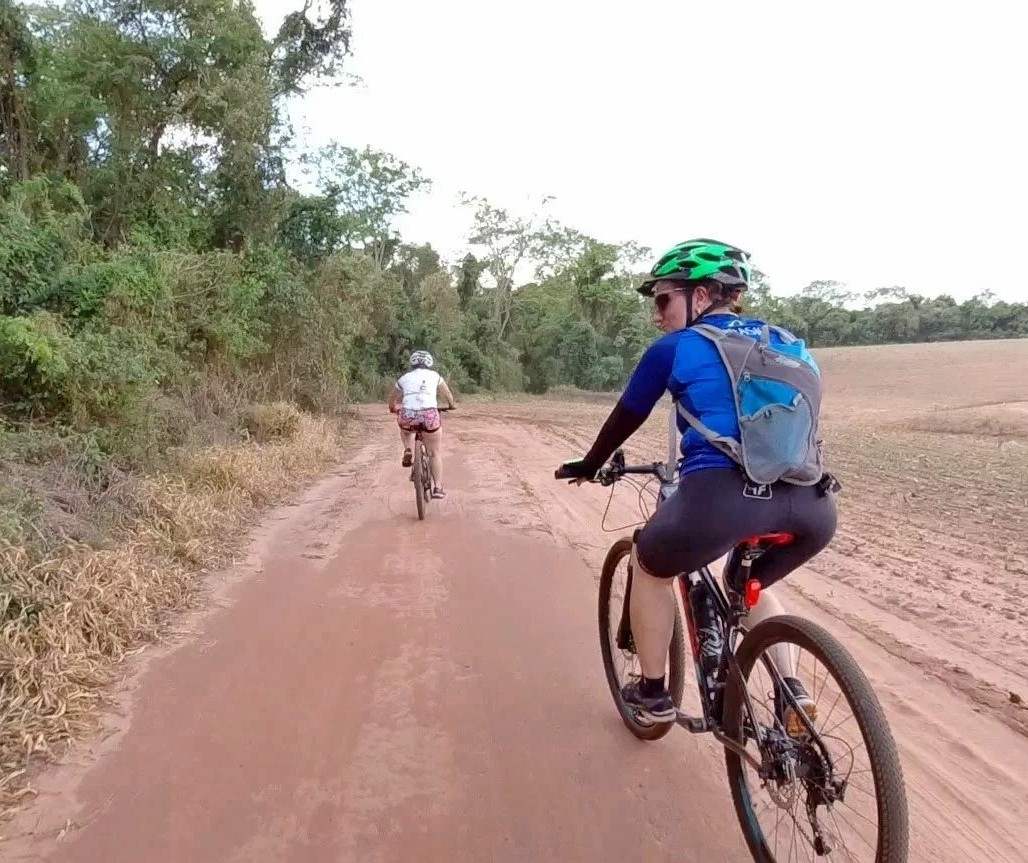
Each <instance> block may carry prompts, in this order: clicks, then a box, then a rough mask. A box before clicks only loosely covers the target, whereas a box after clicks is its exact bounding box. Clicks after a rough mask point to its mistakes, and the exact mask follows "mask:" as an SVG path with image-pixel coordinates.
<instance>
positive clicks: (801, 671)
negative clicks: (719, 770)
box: [724, 615, 908, 863]
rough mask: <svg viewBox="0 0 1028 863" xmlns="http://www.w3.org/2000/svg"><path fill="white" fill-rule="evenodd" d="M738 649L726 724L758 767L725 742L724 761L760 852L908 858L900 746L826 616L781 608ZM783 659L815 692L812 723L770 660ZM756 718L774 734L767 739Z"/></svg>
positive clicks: (785, 856) (766, 861) (754, 849)
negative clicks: (800, 713) (825, 625)
mask: <svg viewBox="0 0 1028 863" xmlns="http://www.w3.org/2000/svg"><path fill="white" fill-rule="evenodd" d="M736 658H737V660H738V663H739V669H740V671H741V672H742V678H743V680H740V679H739V677H738V676H736V675H734V674H733V675H731V676H730V677H729V681H728V687H727V690H726V692H725V708H724V732H725V735H726V736H727V737H729V738H730V739H732V740H735V741H737V742H739V743H743V744H744V745H745V746H746V749H747V751H748V752H749V753H750V754H751V755H752V756H753V757H754V758H755V759H756V760H757V761H758V762H761V768H760V770H756V769H754V767H753V765H752V764H750V763H749V762H748V761H747V760H745V759H744V758H742V757H741V756H740V755H739V754H738V753H736V752H733V751H732V750H731V749H728V748H726V749H725V762H726V767H727V770H728V784H729V786H730V788H731V792H732V801H733V803H734V804H735V811H736V815H737V816H738V818H739V823H740V825H741V826H742V831H743V834H744V835H745V837H746V843H747V845H749V848H750V853H751V854H752V855H753V859H754V860H756V861H758V863H785V861H788V860H793V859H794V858H795V859H798V860H807V859H815V858H816V857H824V858H826V859H830V860H846V861H852V863H857V861H867V863H906V860H907V855H908V824H907V798H906V792H905V789H904V784H903V773H902V769H901V767H900V762H899V755H898V754H897V752H896V744H895V743H894V741H893V739H892V734H891V732H890V730H889V725H888V722H887V720H886V718H885V714H884V712H883V710H882V707H881V705H880V704H879V702H878V699H877V697H876V696H875V693H874V690H873V689H872V687H871V684H870V683H869V682H868V680H867V678H866V677H865V676H864V673H863V672H862V671H861V670H860V668H859V666H858V665H857V663H856V662H855V660H854V659H853V657H852V656H850V654H849V653H848V652H847V650H846V649H845V648H844V647H843V646H842V645H841V644H840V643H839V642H838V641H837V640H836V639H835V638H834V637H833V636H832V635H831V634H829V633H828V632H827V631H826V630H824V629H822V628H821V627H820V626H818V625H817V624H815V623H812V622H811V621H809V620H805V619H803V618H799V617H794V616H791V615H782V616H780V617H773V618H771V619H769V620H766V621H764V622H763V623H760V624H758V625H757V626H755V627H754V628H753V629H752V630H751V631H750V632H748V633H747V634H746V636H745V638H744V639H743V640H742V642H741V644H740V645H739V647H738V650H737V652H736ZM784 663H788V666H787V671H788V674H789V676H790V677H793V676H794V677H796V678H797V679H799V680H800V682H801V683H802V685H803V687H804V688H805V689H806V690H807V693H808V695H809V696H810V699H811V703H810V704H809V705H808V707H807V710H806V711H805V712H806V715H807V717H808V719H809V727H808V725H807V724H806V723H803V722H802V721H800V720H798V719H796V718H795V717H796V716H797V714H796V712H795V709H794V708H793V707H790V706H789V705H790V702H789V701H788V699H787V698H786V697H784V695H783V694H782V693H781V692H780V690H781V687H780V684H779V683H778V679H779V677H778V675H777V674H775V673H773V669H774V668H775V667H777V668H778V669H781V668H782V665H783V664H784ZM744 681H745V682H744ZM747 700H748V701H749V704H750V705H751V706H752V711H753V712H752V715H751V713H750V712H749V710H747V708H746V703H747ZM787 717H788V718H787ZM794 723H795V724H794ZM754 727H756V731H757V733H759V735H760V736H761V737H762V738H763V739H764V741H765V746H764V747H763V750H761V748H758V746H757V744H756V741H755V739H754ZM811 731H813V734H811ZM765 797H766V798H767V801H766V802H765V800H764V798H765Z"/></svg>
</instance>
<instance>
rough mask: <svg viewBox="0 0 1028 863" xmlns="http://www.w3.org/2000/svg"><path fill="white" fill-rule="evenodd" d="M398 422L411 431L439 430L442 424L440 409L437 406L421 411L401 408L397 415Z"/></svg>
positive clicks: (401, 426)
mask: <svg viewBox="0 0 1028 863" xmlns="http://www.w3.org/2000/svg"><path fill="white" fill-rule="evenodd" d="M396 424H397V425H398V426H399V427H400V428H402V429H403V430H404V431H409V432H416V431H421V432H434V431H439V427H440V426H441V425H442V423H441V422H440V421H439V411H437V410H436V409H435V408H426V409H425V410H420V411H411V410H407V409H406V408H400V412H399V413H398V414H397V415H396Z"/></svg>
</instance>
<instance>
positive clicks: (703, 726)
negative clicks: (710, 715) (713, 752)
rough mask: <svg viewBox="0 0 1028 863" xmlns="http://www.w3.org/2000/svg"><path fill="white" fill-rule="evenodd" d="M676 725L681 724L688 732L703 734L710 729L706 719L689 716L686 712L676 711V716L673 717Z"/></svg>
mask: <svg viewBox="0 0 1028 863" xmlns="http://www.w3.org/2000/svg"><path fill="white" fill-rule="evenodd" d="M675 724H676V725H681V726H682V728H684V729H685V730H686V731H688V732H689V733H690V734H704V733H705V732H707V731H710V726H709V725H708V724H707V720H706V719H704V718H703V717H701V716H689V714H687V713H682V711H681V710H679V711H678V717H677V718H676V719H675Z"/></svg>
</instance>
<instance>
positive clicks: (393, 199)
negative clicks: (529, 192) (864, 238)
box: [0, 0, 1028, 464]
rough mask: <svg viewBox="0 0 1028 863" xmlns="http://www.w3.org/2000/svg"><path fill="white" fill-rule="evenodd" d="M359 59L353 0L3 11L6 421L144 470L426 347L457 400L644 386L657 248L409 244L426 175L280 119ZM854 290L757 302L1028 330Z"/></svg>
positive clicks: (366, 391)
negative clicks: (263, 21) (270, 23)
mask: <svg viewBox="0 0 1028 863" xmlns="http://www.w3.org/2000/svg"><path fill="white" fill-rule="evenodd" d="M349 50H350V20H349V16H348V11H347V8H346V0H331V2H327V3H324V4H322V5H321V6H320V7H319V11H318V12H317V13H315V12H314V11H312V8H311V6H310V4H307V5H305V6H304V8H303V9H302V10H299V11H295V12H293V13H291V14H289V15H287V16H286V17H285V19H284V21H283V23H282V24H281V27H280V29H279V30H278V32H277V33H276V34H275V35H274V36H273V37H271V38H267V37H266V36H265V35H264V33H263V32H262V29H261V26H260V23H259V21H258V20H257V18H256V16H255V14H254V11H253V9H252V7H251V6H250V4H249V3H247V2H237V0H176V2H168V0H69V2H66V3H63V4H61V5H51V6H23V5H14V4H11V3H10V2H8V0H0V160H2V166H0V405H2V413H0V432H2V429H3V425H2V422H3V419H2V418H3V417H6V418H7V422H8V425H9V427H11V424H18V423H21V422H23V421H25V420H33V421H44V422H47V423H51V424H53V425H54V426H55V427H60V428H66V429H73V430H77V431H78V432H79V433H84V434H88V435H89V436H90V441H91V445H94V446H95V447H97V448H98V449H99V450H100V451H102V452H104V453H106V454H109V455H112V456H116V457H117V458H118V459H120V460H121V461H123V462H125V463H128V464H138V463H145V462H146V461H147V460H148V459H150V458H152V457H154V456H155V455H156V454H157V453H159V452H161V451H163V450H164V449H166V448H167V447H169V446H173V445H176V444H181V443H184V442H188V441H189V439H190V436H191V435H195V434H196V433H197V432H196V430H197V429H198V428H202V427H203V422H204V421H205V420H207V419H210V418H211V417H224V416H227V415H228V414H229V413H231V412H233V411H238V410H240V409H241V406H242V405H245V404H249V403H254V402H268V401H274V400H287V401H291V402H293V403H295V404H297V405H299V406H301V407H302V408H305V409H307V410H310V411H314V412H317V411H332V410H334V409H337V408H338V407H339V406H341V405H343V404H344V403H346V402H347V401H352V400H358V399H362V398H379V397H381V396H382V393H383V391H384V388H385V387H386V386H387V385H388V379H389V378H390V377H391V376H393V375H394V374H395V373H396V372H397V370H398V369H400V368H402V364H403V361H404V358H405V357H406V355H407V354H408V352H409V351H410V350H411V349H412V348H413V347H415V346H424V347H428V348H429V349H430V350H432V351H433V352H434V353H436V354H437V355H438V357H439V359H440V364H441V366H442V369H443V371H444V372H445V373H446V375H447V377H448V378H449V379H450V380H451V382H452V383H453V384H454V386H455V387H456V388H457V390H458V391H462V392H473V391H476V390H492V391H509V390H528V391H530V392H542V391H545V390H546V389H547V388H548V387H550V386H553V385H555V384H557V383H561V384H572V385H574V386H577V387H581V388H585V389H598V390H606V389H612V388H616V387H617V386H619V385H620V384H621V383H622V382H623V381H624V378H625V376H626V374H627V372H628V371H629V370H630V369H631V367H632V365H633V363H634V362H635V361H636V359H637V358H638V356H639V354H640V352H641V351H642V349H643V348H644V347H645V346H646V344H648V342H649V341H650V340H651V339H652V338H653V336H654V331H653V330H652V328H651V326H650V323H649V311H648V309H647V307H646V305H645V304H644V303H643V302H642V301H641V299H640V298H639V297H638V295H637V294H636V293H635V291H634V287H635V286H636V285H637V284H638V282H639V278H640V274H641V273H642V272H644V271H645V270H646V268H647V267H648V266H649V264H650V259H651V256H652V251H651V250H649V249H646V248H642V247H640V246H638V245H637V244H634V243H631V242H627V243H610V242H604V241H601V240H598V239H595V238H592V237H589V236H586V235H584V234H582V233H580V232H578V231H576V230H574V229H572V228H569V227H567V226H564V225H561V224H559V223H558V222H556V221H555V220H554V219H552V218H549V217H547V215H546V206H545V204H546V201H542V202H540V206H539V207H538V211H537V212H536V213H535V214H533V215H532V216H520V215H517V214H514V213H512V212H510V211H508V210H506V209H504V208H503V207H501V206H497V205H496V204H494V203H492V202H490V201H487V200H484V199H482V198H479V197H474V196H468V197H465V198H464V199H463V200H462V201H461V202H460V204H459V205H460V206H463V207H467V208H468V210H469V215H470V216H471V217H472V218H471V221H472V223H473V229H472V231H471V233H470V235H469V236H468V238H467V246H468V247H467V254H466V255H465V256H464V257H463V258H462V259H460V260H457V261H454V262H445V261H443V260H441V259H440V256H439V254H438V253H437V252H436V251H434V250H433V249H432V248H431V247H430V246H429V245H424V244H416V243H412V242H405V241H404V239H403V238H401V237H400V236H399V235H398V233H397V230H396V227H395V225H396V220H397V217H398V216H400V215H401V214H403V213H404V212H406V210H407V206H408V201H409V200H410V198H411V196H412V195H415V194H417V193H420V192H424V191H426V190H427V189H429V188H430V186H431V181H430V179H429V178H427V177H425V176H424V175H423V174H422V172H421V171H420V170H419V169H418V168H417V167H415V166H412V165H409V164H407V163H405V162H404V161H403V160H401V159H399V158H396V157H395V156H393V155H391V154H389V153H384V152H379V151H376V150H374V149H370V148H354V147H349V146H346V145H345V144H343V143H335V144H332V145H331V146H328V147H326V148H324V149H322V150H320V151H319V152H316V153H308V152H306V151H305V150H304V147H303V146H302V145H303V142H302V141H298V140H297V139H296V136H295V133H294V131H293V130H292V129H291V128H290V126H289V124H288V122H287V120H286V110H285V108H286V104H287V100H289V99H290V98H293V97H296V96H299V95H302V93H303V92H304V91H305V90H307V89H308V88H310V87H314V86H321V85H323V84H325V83H326V82H328V81H332V80H338V79H339V76H340V75H341V74H345V70H344V68H343V67H344V65H345V60H346V57H347V56H348V54H349ZM290 165H293V166H299V167H302V169H303V173H304V176H305V177H306V179H307V180H308V181H309V186H308V188H309V189H311V190H312V191H309V192H303V191H300V190H299V189H297V188H295V187H294V186H293V185H291V184H290V182H289V181H288V179H287V168H288V167H289V166H290ZM526 267H527V268H529V269H530V270H532V272H533V280H532V281H531V282H529V283H527V284H515V273H521V272H524V271H525V268H526ZM857 299H859V298H855V297H853V296H851V295H849V294H847V293H846V290H845V287H844V286H843V285H840V284H838V283H835V282H828V281H826V282H815V283H813V284H811V285H809V286H808V287H806V288H804V289H803V290H802V291H801V292H800V293H799V294H797V295H795V296H778V295H776V294H774V293H773V292H772V291H771V289H770V285H769V283H768V280H767V279H766V277H764V276H763V275H761V276H760V278H759V281H758V284H757V285H756V286H755V289H754V290H753V291H752V292H751V294H750V296H749V298H748V304H749V306H750V308H751V309H753V310H754V311H756V312H757V313H760V314H765V315H767V316H769V317H770V318H771V319H773V320H775V321H777V322H779V323H781V324H783V325H785V326H788V327H790V328H791V329H793V330H794V331H795V332H797V333H798V334H800V335H802V336H804V337H806V338H807V339H809V340H810V341H811V342H812V343H813V344H814V345H846V344H876V343H883V342H905V341H932V340H952V339H967V338H1002V337H1014V336H1026V335H1028V304H1010V303H1005V302H996V301H995V300H994V298H993V297H992V296H991V295H990V294H988V293H987V292H986V293H982V294H980V295H978V296H976V297H975V298H974V299H972V300H969V301H967V302H964V303H957V302H955V301H954V300H953V299H952V298H949V297H937V298H932V299H928V298H924V297H919V296H913V295H910V294H908V293H907V292H906V291H904V290H903V289H901V288H895V287H892V288H886V289H883V290H881V291H877V292H874V294H872V295H869V296H867V297H865V298H863V299H864V300H865V302H864V308H855V306H856V305H858V304H857V303H855V302H854V301H855V300H857Z"/></svg>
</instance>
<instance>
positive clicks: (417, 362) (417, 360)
mask: <svg viewBox="0 0 1028 863" xmlns="http://www.w3.org/2000/svg"><path fill="white" fill-rule="evenodd" d="M408 365H410V367H411V368H412V369H413V368H417V367H418V366H421V367H422V368H426V369H430V368H432V366H433V365H435V360H433V359H432V355H431V354H430V353H429V352H428V351H414V353H412V354H411V355H410V360H408Z"/></svg>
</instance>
